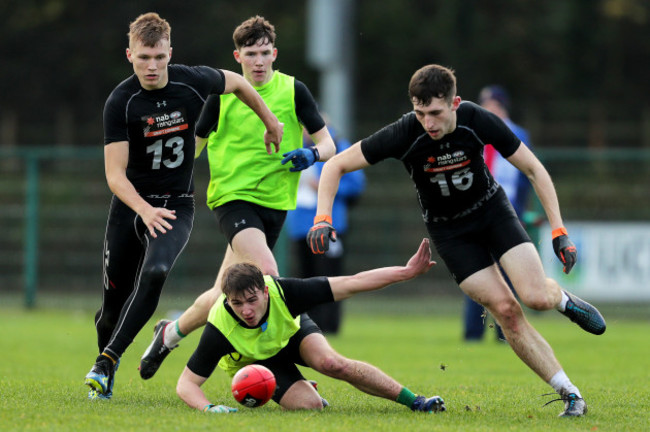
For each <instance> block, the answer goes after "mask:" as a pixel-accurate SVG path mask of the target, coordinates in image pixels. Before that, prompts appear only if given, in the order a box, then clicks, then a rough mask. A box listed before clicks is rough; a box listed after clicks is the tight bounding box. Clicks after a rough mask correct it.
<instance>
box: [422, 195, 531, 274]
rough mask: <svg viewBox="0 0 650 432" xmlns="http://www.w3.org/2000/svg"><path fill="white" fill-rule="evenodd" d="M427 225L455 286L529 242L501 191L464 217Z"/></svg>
mask: <svg viewBox="0 0 650 432" xmlns="http://www.w3.org/2000/svg"><path fill="white" fill-rule="evenodd" d="M426 226H427V230H428V231H429V235H430V236H431V240H433V243H434V245H435V248H436V250H437V251H438V254H439V255H440V257H441V258H442V259H443V260H444V262H445V264H446V265H447V268H448V269H449V272H450V273H451V275H452V277H453V278H454V280H455V281H456V283H458V284H460V283H461V282H462V281H464V280H465V279H466V278H467V277H468V276H470V275H472V274H474V273H476V272H477V271H479V270H482V269H484V268H487V267H489V266H491V265H492V264H494V263H495V262H496V261H498V260H499V259H500V258H501V256H502V255H503V254H504V253H506V252H507V251H509V250H510V249H512V248H513V247H515V246H517V245H519V244H522V243H526V242H531V240H530V237H529V236H528V233H526V230H525V229H524V227H523V226H522V225H521V222H519V219H518V218H517V214H516V213H515V211H514V209H513V208H512V205H511V204H510V202H509V201H508V198H507V196H506V194H505V192H503V189H499V191H498V192H497V193H496V194H495V195H494V196H493V197H492V198H490V199H489V200H488V201H487V202H486V203H485V204H484V205H483V206H482V207H481V208H479V209H477V210H476V211H474V212H472V213H471V214H470V215H468V216H466V217H463V218H460V219H458V220H454V221H450V222H443V223H428V224H426Z"/></svg>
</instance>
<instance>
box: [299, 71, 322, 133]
mask: <svg viewBox="0 0 650 432" xmlns="http://www.w3.org/2000/svg"><path fill="white" fill-rule="evenodd" d="M294 89H295V90H294V92H295V96H294V97H295V103H296V116H298V120H299V121H300V123H302V124H303V126H305V128H306V129H307V132H309V133H310V134H313V133H315V132H318V131H319V130H321V129H323V127H324V126H325V120H323V117H322V116H321V115H320V112H319V111H318V105H317V104H316V101H315V100H314V97H313V96H312V94H311V92H310V91H309V89H308V88H307V86H306V85H305V84H303V83H302V82H301V81H298V80H295V81H294Z"/></svg>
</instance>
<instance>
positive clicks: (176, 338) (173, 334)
mask: <svg viewBox="0 0 650 432" xmlns="http://www.w3.org/2000/svg"><path fill="white" fill-rule="evenodd" d="M184 337H185V335H184V334H182V333H181V332H180V330H179V328H178V320H176V321H172V322H170V323H169V324H167V326H165V333H164V334H163V343H164V344H165V346H166V347H167V348H175V347H176V345H178V343H179V342H180V341H181V339H183V338H184Z"/></svg>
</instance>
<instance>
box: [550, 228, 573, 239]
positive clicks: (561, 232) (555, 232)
mask: <svg viewBox="0 0 650 432" xmlns="http://www.w3.org/2000/svg"><path fill="white" fill-rule="evenodd" d="M561 235H569V233H568V232H566V228H564V227H560V228H557V229H554V230H553V231H552V232H551V236H553V238H555V237H559V236H561Z"/></svg>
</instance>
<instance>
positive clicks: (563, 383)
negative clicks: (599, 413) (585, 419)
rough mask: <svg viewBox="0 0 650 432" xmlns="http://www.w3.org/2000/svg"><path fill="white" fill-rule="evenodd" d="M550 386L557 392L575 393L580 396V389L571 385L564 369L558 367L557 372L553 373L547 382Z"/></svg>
mask: <svg viewBox="0 0 650 432" xmlns="http://www.w3.org/2000/svg"><path fill="white" fill-rule="evenodd" d="M548 383H549V384H550V385H551V387H553V389H554V390H555V391H556V392H557V393H558V394H562V393H564V394H569V393H575V394H576V395H578V397H582V395H581V394H580V390H578V387H576V386H575V385H573V383H572V382H571V380H570V379H569V377H568V376H567V374H566V373H564V370H562V369H560V371H559V372H558V373H556V374H555V375H553V378H551V380H550V381H549V382H548Z"/></svg>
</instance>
